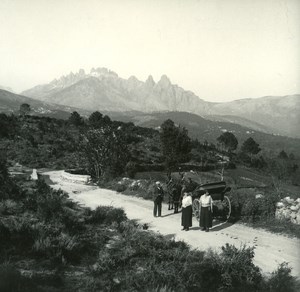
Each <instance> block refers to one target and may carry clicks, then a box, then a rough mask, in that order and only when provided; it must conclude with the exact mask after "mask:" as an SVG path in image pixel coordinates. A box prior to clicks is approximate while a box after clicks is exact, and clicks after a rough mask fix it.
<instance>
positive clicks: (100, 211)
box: [88, 206, 127, 225]
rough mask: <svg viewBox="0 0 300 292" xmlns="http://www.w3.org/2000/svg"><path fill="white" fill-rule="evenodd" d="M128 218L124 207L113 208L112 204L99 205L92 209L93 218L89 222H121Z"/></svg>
mask: <svg viewBox="0 0 300 292" xmlns="http://www.w3.org/2000/svg"><path fill="white" fill-rule="evenodd" d="M126 219H127V217H126V214H125V212H124V209H121V208H113V207H111V206H99V207H97V208H96V210H94V211H92V214H91V218H90V219H89V220H88V222H90V223H93V224H104V223H105V224H107V225H110V224H112V223H117V224H120V223H121V222H123V221H125V220H126Z"/></svg>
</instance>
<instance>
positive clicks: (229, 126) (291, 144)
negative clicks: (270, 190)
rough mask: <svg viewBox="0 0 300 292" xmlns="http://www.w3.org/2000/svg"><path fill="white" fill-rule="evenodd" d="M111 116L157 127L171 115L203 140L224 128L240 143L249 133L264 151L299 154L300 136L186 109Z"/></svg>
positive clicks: (216, 135)
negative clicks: (224, 119) (187, 111)
mask: <svg viewBox="0 0 300 292" xmlns="http://www.w3.org/2000/svg"><path fill="white" fill-rule="evenodd" d="M107 114H108V115H109V116H110V117H111V118H113V119H115V120H120V121H124V122H133V123H135V124H136V125H139V126H142V127H151V128H157V127H159V126H160V125H161V124H162V123H163V122H164V121H165V120H167V119H171V120H173V121H174V122H175V123H176V124H178V125H181V126H182V127H185V128H187V129H188V132H189V135H190V136H191V137H192V138H197V139H198V140H199V141H201V142H203V141H205V140H207V141H208V142H210V143H214V144H215V143H216V139H217V138H218V137H219V136H220V135H221V134H222V133H224V132H225V131H229V132H232V133H233V134H234V135H235V136H236V137H237V139H238V141H239V147H240V146H241V144H242V143H243V142H244V141H245V140H246V139H248V138H249V137H252V138H253V139H254V140H255V141H257V142H258V143H259V144H260V145H261V148H262V149H264V150H265V151H266V152H275V153H279V152H280V151H281V150H284V151H286V152H288V153H293V154H294V155H297V156H298V157H300V139H295V138H289V137H285V136H280V135H271V134H266V133H264V132H260V131H254V130H253V129H251V128H247V127H243V126H241V125H238V124H235V123H229V122H221V121H210V120H207V119H205V118H202V117H200V116H198V115H195V114H191V113H186V112H162V113H141V112H126V113H125V112H124V113H118V112H109V113H107Z"/></svg>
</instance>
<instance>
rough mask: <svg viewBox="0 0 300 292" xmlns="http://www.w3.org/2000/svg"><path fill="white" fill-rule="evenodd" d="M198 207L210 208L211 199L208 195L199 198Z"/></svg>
mask: <svg viewBox="0 0 300 292" xmlns="http://www.w3.org/2000/svg"><path fill="white" fill-rule="evenodd" d="M200 206H202V207H212V198H211V196H210V195H208V196H205V195H202V196H201V197H200Z"/></svg>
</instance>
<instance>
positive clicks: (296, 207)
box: [290, 205, 300, 212]
mask: <svg viewBox="0 0 300 292" xmlns="http://www.w3.org/2000/svg"><path fill="white" fill-rule="evenodd" d="M299 208H300V206H299V205H296V206H291V207H290V210H292V211H295V212H296V211H298V210H299Z"/></svg>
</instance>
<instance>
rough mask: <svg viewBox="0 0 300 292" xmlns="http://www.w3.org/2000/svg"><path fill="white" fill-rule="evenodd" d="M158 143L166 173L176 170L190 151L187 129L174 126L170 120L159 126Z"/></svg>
mask: <svg viewBox="0 0 300 292" xmlns="http://www.w3.org/2000/svg"><path fill="white" fill-rule="evenodd" d="M160 143H161V152H162V154H163V156H164V158H165V162H166V168H167V169H168V171H170V170H171V169H172V168H176V167H177V165H178V163H179V162H181V161H183V160H184V159H186V157H187V155H188V154H189V153H190V151H191V139H190V137H189V136H188V131H187V129H185V128H181V127H177V126H175V124H174V122H173V121H172V120H170V119H168V120H166V121H164V122H163V124H162V125H161V132H160Z"/></svg>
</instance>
